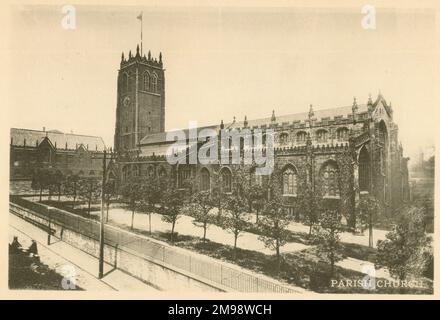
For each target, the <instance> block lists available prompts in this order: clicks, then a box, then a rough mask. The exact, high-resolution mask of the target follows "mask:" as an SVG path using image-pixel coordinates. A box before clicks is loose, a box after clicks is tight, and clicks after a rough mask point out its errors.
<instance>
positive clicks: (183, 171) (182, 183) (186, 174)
mask: <svg viewBox="0 0 440 320" xmlns="http://www.w3.org/2000/svg"><path fill="white" fill-rule="evenodd" d="M178 174H179V176H178V179H179V180H178V187H179V188H185V187H186V186H187V182H189V180H190V179H191V168H190V167H188V166H179V173H178Z"/></svg>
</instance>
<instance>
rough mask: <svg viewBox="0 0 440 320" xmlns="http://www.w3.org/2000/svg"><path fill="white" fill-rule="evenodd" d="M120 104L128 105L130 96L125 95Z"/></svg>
mask: <svg viewBox="0 0 440 320" xmlns="http://www.w3.org/2000/svg"><path fill="white" fill-rule="evenodd" d="M122 104H123V105H124V107H128V105H129V104H130V98H129V97H125V98H124V100H123V101H122Z"/></svg>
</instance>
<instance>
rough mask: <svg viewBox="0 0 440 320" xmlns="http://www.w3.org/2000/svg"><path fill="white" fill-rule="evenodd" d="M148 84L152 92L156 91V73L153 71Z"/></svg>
mask: <svg viewBox="0 0 440 320" xmlns="http://www.w3.org/2000/svg"><path fill="white" fill-rule="evenodd" d="M150 86H151V88H150V89H151V91H152V92H157V75H156V74H155V73H153V74H152V75H151V84H150Z"/></svg>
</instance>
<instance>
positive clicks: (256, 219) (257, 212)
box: [255, 209, 260, 223]
mask: <svg viewBox="0 0 440 320" xmlns="http://www.w3.org/2000/svg"><path fill="white" fill-rule="evenodd" d="M259 211H260V210H259V209H257V211H256V218H255V223H258V214H259V213H260V212H259Z"/></svg>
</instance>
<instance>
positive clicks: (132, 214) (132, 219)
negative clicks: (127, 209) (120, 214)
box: [131, 210, 134, 230]
mask: <svg viewBox="0 0 440 320" xmlns="http://www.w3.org/2000/svg"><path fill="white" fill-rule="evenodd" d="M133 222H134V210H131V230H133Z"/></svg>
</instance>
